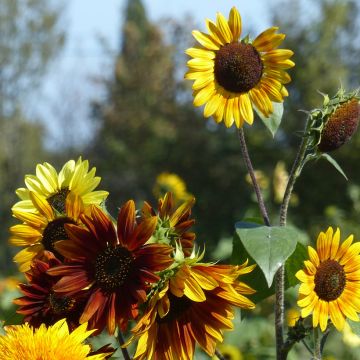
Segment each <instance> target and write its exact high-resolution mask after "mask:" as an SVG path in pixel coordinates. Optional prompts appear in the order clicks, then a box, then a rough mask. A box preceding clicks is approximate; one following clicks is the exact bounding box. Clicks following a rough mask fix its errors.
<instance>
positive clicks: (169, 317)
mask: <svg viewBox="0 0 360 360" xmlns="http://www.w3.org/2000/svg"><path fill="white" fill-rule="evenodd" d="M188 261H189V260H188ZM246 265H247V263H245V264H243V265H241V266H231V265H213V264H201V263H195V264H189V263H186V262H184V263H183V264H182V265H180V266H179V268H178V269H177V270H176V272H175V275H174V276H172V277H171V278H170V279H169V280H168V281H166V282H165V283H164V287H163V288H161V289H160V290H159V291H157V292H155V294H154V296H153V297H152V298H151V300H150V301H149V304H148V309H147V310H146V311H145V314H144V315H143V317H142V318H141V319H140V320H139V322H138V324H137V325H136V326H135V328H134V329H133V330H132V332H133V334H134V337H139V341H138V346H137V349H136V353H135V355H134V360H145V359H153V360H166V359H183V360H191V359H193V356H194V350H195V344H196V343H198V344H199V346H200V347H201V348H202V349H203V350H204V351H205V352H206V353H207V354H208V355H209V356H213V355H214V353H215V347H216V344H217V342H222V341H223V332H224V330H231V329H233V324H232V319H233V318H234V307H240V308H244V309H253V308H254V307H255V305H254V303H253V302H252V301H251V300H249V299H248V298H247V297H245V296H244V295H248V294H253V293H254V292H255V291H254V290H253V289H251V288H250V287H249V286H247V285H246V284H244V283H242V282H239V281H237V280H236V279H237V277H238V276H240V275H241V274H246V273H249V272H251V271H252V270H253V268H254V266H246ZM131 340H132V339H131ZM131 340H130V341H131Z"/></svg>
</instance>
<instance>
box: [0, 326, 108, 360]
mask: <svg viewBox="0 0 360 360" xmlns="http://www.w3.org/2000/svg"><path fill="white" fill-rule="evenodd" d="M86 328H87V323H84V324H82V325H80V326H79V327H78V328H76V329H75V330H74V331H72V332H69V328H68V325H67V323H66V320H65V319H63V320H59V321H58V322H57V323H56V324H54V325H52V326H49V327H48V328H47V327H46V326H45V325H44V324H42V325H41V326H40V327H39V328H38V329H33V328H32V327H30V326H29V324H28V323H26V324H24V325H13V326H6V327H5V330H6V334H5V335H1V336H0V360H39V359H41V360H84V359H90V360H103V359H107V358H109V357H110V356H111V354H112V353H113V352H114V349H112V348H110V347H104V348H103V351H97V352H95V353H92V352H91V346H90V345H88V344H84V340H85V339H87V338H88V337H89V336H90V335H91V334H92V333H93V332H94V331H95V330H90V331H87V330H86Z"/></svg>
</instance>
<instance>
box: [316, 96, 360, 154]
mask: <svg viewBox="0 0 360 360" xmlns="http://www.w3.org/2000/svg"><path fill="white" fill-rule="evenodd" d="M359 120H360V104H359V100H358V99H357V97H353V98H350V99H349V100H348V101H346V102H344V103H342V104H341V105H339V106H338V107H337V108H336V109H335V110H334V111H333V112H332V113H330V114H329V115H328V119H325V124H324V127H323V129H322V132H321V138H320V142H319V144H318V149H319V150H320V151H321V152H330V151H333V150H336V149H338V148H339V147H341V146H342V145H344V144H345V143H346V142H347V141H348V140H350V138H351V137H352V136H353V135H354V133H355V132H356V129H357V127H358V124H359Z"/></svg>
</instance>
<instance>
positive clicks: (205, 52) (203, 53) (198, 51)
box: [185, 48, 215, 60]
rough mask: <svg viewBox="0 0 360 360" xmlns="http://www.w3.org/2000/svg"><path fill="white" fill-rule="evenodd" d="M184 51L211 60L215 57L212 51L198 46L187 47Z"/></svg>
mask: <svg viewBox="0 0 360 360" xmlns="http://www.w3.org/2000/svg"><path fill="white" fill-rule="evenodd" d="M185 53H186V54H187V55H189V56H191V57H193V58H202V59H208V60H212V59H215V53H214V51H210V50H206V49H199V48H189V49H187V50H185Z"/></svg>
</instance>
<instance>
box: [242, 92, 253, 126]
mask: <svg viewBox="0 0 360 360" xmlns="http://www.w3.org/2000/svg"><path fill="white" fill-rule="evenodd" d="M239 108H240V116H241V117H242V118H243V119H244V120H245V121H246V122H247V123H248V124H250V125H251V124H252V123H253V122H254V112H253V109H252V106H251V101H250V97H249V95H248V94H241V95H240V98H239Z"/></svg>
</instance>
